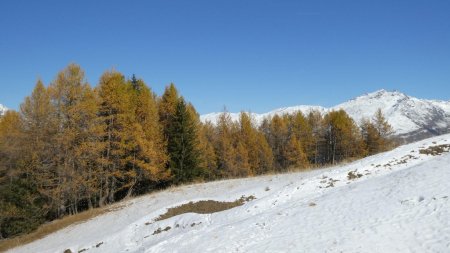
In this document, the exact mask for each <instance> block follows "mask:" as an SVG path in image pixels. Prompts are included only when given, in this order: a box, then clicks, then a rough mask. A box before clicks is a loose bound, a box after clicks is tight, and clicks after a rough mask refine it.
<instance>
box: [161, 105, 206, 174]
mask: <svg viewBox="0 0 450 253" xmlns="http://www.w3.org/2000/svg"><path fill="white" fill-rule="evenodd" d="M196 131H197V129H196V125H195V120H194V119H193V118H192V114H191V113H189V111H188V108H187V105H186V103H185V102H184V99H183V98H180V99H179V101H178V104H177V106H176V111H175V115H174V117H173V119H172V121H171V123H170V124H169V126H168V131H167V133H168V136H169V139H168V144H167V150H168V152H169V156H170V163H169V164H170V169H171V171H172V173H173V181H174V183H180V182H186V181H192V180H193V179H195V178H196V177H198V176H200V174H201V168H200V160H199V158H200V153H199V150H198V148H197V147H198V139H197V132H196Z"/></svg>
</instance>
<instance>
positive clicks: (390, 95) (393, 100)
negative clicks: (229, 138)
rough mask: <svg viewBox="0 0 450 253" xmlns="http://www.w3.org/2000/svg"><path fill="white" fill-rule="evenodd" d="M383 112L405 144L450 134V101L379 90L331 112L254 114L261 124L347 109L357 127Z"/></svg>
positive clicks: (208, 116)
mask: <svg viewBox="0 0 450 253" xmlns="http://www.w3.org/2000/svg"><path fill="white" fill-rule="evenodd" d="M378 108H381V110H382V112H383V113H384V115H385V116H386V119H387V120H388V121H389V123H390V124H391V125H392V127H393V128H394V131H395V136H396V137H398V138H401V139H404V140H405V141H414V140H419V139H423V138H426V137H430V136H434V135H439V134H444V133H448V132H450V101H438V100H427V99H419V98H415V97H410V96H408V95H405V94H403V93H401V92H398V91H393V92H391V91H386V90H379V91H376V92H373V93H369V94H365V95H362V96H359V97H357V98H354V99H352V100H349V101H347V102H345V103H342V104H339V105H336V106H334V107H331V108H324V107H321V106H308V105H300V106H293V107H286V108H280V109H277V110H273V111H271V112H268V113H263V114H256V113H252V116H253V117H254V119H255V121H256V123H257V124H259V123H260V122H261V121H262V120H263V119H264V118H265V117H271V116H274V115H276V114H277V115H282V114H286V113H294V112H296V111H302V112H303V113H305V114H306V113H309V111H311V110H319V111H320V112H322V113H326V112H329V111H331V110H339V109H344V110H345V111H346V112H347V113H348V114H349V115H350V116H351V117H352V118H353V119H354V120H355V122H356V123H358V124H359V123H360V122H361V119H362V118H363V117H365V118H371V117H372V116H373V115H374V113H375V111H376V110H377V109H378ZM219 115H220V113H210V114H205V115H202V116H201V120H202V121H203V122H205V121H211V122H213V123H215V122H216V121H217V119H218V116H219ZM230 115H231V117H232V119H233V120H237V119H238V118H239V113H231V114H230Z"/></svg>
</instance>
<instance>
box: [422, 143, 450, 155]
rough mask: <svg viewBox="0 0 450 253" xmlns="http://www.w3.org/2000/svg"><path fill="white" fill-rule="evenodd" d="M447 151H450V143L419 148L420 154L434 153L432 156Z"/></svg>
mask: <svg viewBox="0 0 450 253" xmlns="http://www.w3.org/2000/svg"><path fill="white" fill-rule="evenodd" d="M445 152H450V144H442V145H436V146H429V147H428V148H426V149H420V150H419V153H420V154H425V155H432V156H436V155H440V154H442V153H445Z"/></svg>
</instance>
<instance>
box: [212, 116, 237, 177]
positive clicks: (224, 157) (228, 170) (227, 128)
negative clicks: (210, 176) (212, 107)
mask: <svg viewBox="0 0 450 253" xmlns="http://www.w3.org/2000/svg"><path fill="white" fill-rule="evenodd" d="M233 128H234V122H233V121H232V120H231V117H230V114H229V113H228V112H226V111H225V112H223V113H222V114H221V115H220V116H219V120H218V122H217V126H216V134H215V135H216V140H215V144H214V146H215V150H216V156H217V172H216V173H217V176H218V177H227V176H228V177H229V176H233V175H235V174H237V173H236V172H235V170H236V159H235V157H236V149H235V147H234V146H233Z"/></svg>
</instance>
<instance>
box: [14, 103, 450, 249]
mask: <svg viewBox="0 0 450 253" xmlns="http://www.w3.org/2000/svg"><path fill="white" fill-rule="evenodd" d="M357 102H358V99H356V100H355V101H354V103H357ZM448 151H450V134H449V135H442V136H438V137H434V138H430V139H427V140H423V141H420V142H416V143H413V144H409V145H405V146H401V147H398V148H397V149H395V150H392V151H390V152H386V153H382V154H378V155H375V156H371V157H368V158H365V159H362V160H359V161H355V162H353V163H350V164H347V165H343V166H337V167H332V168H328V169H321V170H315V171H311V172H304V173H290V174H283V175H268V176H263V177H257V178H248V179H237V180H228V181H219V182H212V183H207V184H197V185H191V186H184V187H180V188H174V189H171V190H167V191H164V192H160V193H155V194H151V195H147V196H143V197H140V198H137V199H133V200H130V201H127V202H124V203H120V204H118V205H116V206H115V210H114V211H111V212H109V213H106V214H104V215H102V216H98V217H96V218H94V219H92V220H89V221H87V222H85V223H82V224H77V225H73V226H70V227H68V228H66V229H63V230H61V231H59V232H56V233H54V234H51V235H49V236H47V237H45V238H43V239H41V240H39V241H36V242H33V243H31V244H29V245H25V246H22V247H20V248H16V249H13V250H11V252H59V253H61V252H63V251H64V250H66V249H70V250H71V252H85V253H94V252H108V253H110V252H190V253H191V252H450V184H449V182H450V169H449V164H450V153H448ZM241 196H254V197H255V199H254V200H251V201H249V202H247V203H245V204H243V205H242V206H238V207H234V208H232V209H228V210H225V211H221V212H216V213H212V214H196V213H185V214H181V215H177V216H174V217H171V218H168V219H164V220H160V221H155V219H156V218H157V217H159V216H160V215H161V214H164V213H165V212H166V211H167V209H168V208H171V207H175V206H179V205H181V204H185V203H188V202H190V201H194V202H195V201H200V200H217V201H234V200H236V199H239V198H240V197H241Z"/></svg>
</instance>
